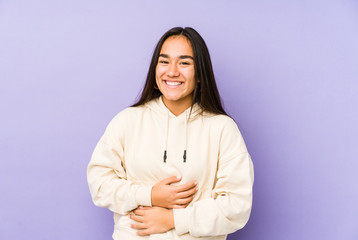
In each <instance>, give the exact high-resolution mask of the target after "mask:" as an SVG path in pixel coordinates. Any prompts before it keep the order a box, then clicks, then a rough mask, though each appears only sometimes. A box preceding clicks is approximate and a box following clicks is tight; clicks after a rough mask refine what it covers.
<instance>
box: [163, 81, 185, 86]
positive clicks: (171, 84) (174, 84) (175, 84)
mask: <svg viewBox="0 0 358 240" xmlns="http://www.w3.org/2000/svg"><path fill="white" fill-rule="evenodd" d="M165 82H166V83H167V84H168V85H170V86H178V85H180V84H182V83H181V82H168V81H165Z"/></svg>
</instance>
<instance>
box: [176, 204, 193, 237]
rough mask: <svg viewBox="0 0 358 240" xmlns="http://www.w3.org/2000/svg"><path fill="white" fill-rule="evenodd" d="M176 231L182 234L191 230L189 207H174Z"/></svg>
mask: <svg viewBox="0 0 358 240" xmlns="http://www.w3.org/2000/svg"><path fill="white" fill-rule="evenodd" d="M173 214H174V226H175V232H176V234H178V235H182V234H185V233H188V232H189V208H180V209H173Z"/></svg>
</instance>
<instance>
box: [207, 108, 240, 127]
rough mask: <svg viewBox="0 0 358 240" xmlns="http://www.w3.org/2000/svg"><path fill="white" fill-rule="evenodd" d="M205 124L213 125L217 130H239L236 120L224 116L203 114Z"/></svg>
mask: <svg viewBox="0 0 358 240" xmlns="http://www.w3.org/2000/svg"><path fill="white" fill-rule="evenodd" d="M202 116H203V119H204V122H206V123H208V124H213V125H214V126H216V127H217V128H220V129H224V128H236V129H237V128H238V127H237V124H236V122H235V120H234V119H232V118H231V117H229V116H227V115H223V114H212V113H206V112H204V113H203V114H202Z"/></svg>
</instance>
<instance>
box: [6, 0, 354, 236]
mask: <svg viewBox="0 0 358 240" xmlns="http://www.w3.org/2000/svg"><path fill="white" fill-rule="evenodd" d="M174 26H192V27H194V28H196V29H197V30H198V31H199V32H200V33H201V34H202V36H203V37H204V39H205V40H206V42H207V44H208V47H209V49H210V52H211V55H212V61H213V65H214V70H215V74H216V77H217V82H218V85H219V89H220V92H221V96H222V98H223V100H224V103H225V107H226V109H227V110H228V112H229V113H230V114H231V115H232V116H233V117H234V118H235V119H236V120H237V122H238V124H239V127H240V129H241V131H242V134H243V136H244V138H245V140H246V143H247V146H248V149H249V151H250V153H251V155H252V158H253V161H254V165H255V186H254V204H253V211H252V216H251V218H250V221H249V223H248V225H247V226H246V227H245V228H244V229H243V230H241V231H238V232H236V233H235V234H232V235H230V236H229V239H246V240H254V239H255V240H262V239H264V240H287V239H290V240H302V239H332V240H333V239H334V240H336V239H348V240H351V239H352V240H353V239H358V220H357V218H358V217H357V216H358V207H357V203H358V191H357V189H358V187H357V183H358V177H357V174H356V172H357V170H358V161H357V160H358V159H357V156H358V150H357V149H358V148H357V146H356V145H357V140H356V138H357V135H358V127H357V125H358V113H357V103H358V91H357V89H358V83H357V80H358V67H357V66H358V2H357V1H354V0H351V1H347V0H337V1H327V0H321V1H308V0H305V1H302V0H297V1H284V0H282V1H279V0H267V1H207V0H205V1H204V0H202V1H199V0H196V1H187V0H184V1H164V0H163V1H133V0H132V1H115V0H112V1H88V0H71V1H64V0H53V1H46V0H43V1H40V0H33V1H16V0H12V1H10V0H8V1H6V0H5V1H0V80H1V81H0V113H1V119H0V133H1V138H0V151H1V157H0V158H1V167H0V239H15V240H20V239H39V240H41V239H55V240H56V239H86V240H94V239H110V238H111V234H112V230H113V223H112V214H111V213H110V212H109V210H106V209H101V208H97V207H95V206H94V205H93V203H92V202H91V198H90V194H89V190H88V187H87V182H86V167H87V164H88V162H89V160H90V157H91V154H92V151H93V149H94V147H95V145H96V143H97V141H98V140H99V138H100V136H101V135H102V133H103V131H104V129H105V127H106V125H107V123H108V122H109V121H110V119H111V118H112V117H113V116H114V115H115V114H116V113H117V112H119V111H120V110H122V109H123V108H125V107H127V106H129V105H130V104H132V103H133V102H134V99H135V97H136V96H137V95H138V93H139V91H140V89H141V87H142V85H143V83H144V80H145V76H146V72H147V69H148V64H149V61H150V58H151V54H152V51H153V49H154V45H155V44H156V42H157V41H158V39H159V37H160V36H161V35H162V34H163V33H164V32H165V31H166V30H168V29H169V28H171V27H174Z"/></svg>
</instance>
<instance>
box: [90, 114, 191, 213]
mask: <svg viewBox="0 0 358 240" xmlns="http://www.w3.org/2000/svg"><path fill="white" fill-rule="evenodd" d="M127 126H128V125H127V124H126V118H125V113H124V112H121V113H120V114H118V115H117V116H116V117H115V118H114V119H113V120H112V121H111V122H110V124H109V125H108V127H107V129H106V131H105V133H104V135H103V136H102V138H101V139H100V141H99V143H98V144H97V146H96V148H95V150H94V152H93V155H92V159H91V161H90V163H89V165H88V169H87V180H88V185H89V188H90V192H91V195H92V199H93V202H94V203H95V205H96V206H99V207H105V208H109V209H110V210H111V211H113V212H117V213H120V214H127V213H128V212H130V211H132V210H133V209H136V208H137V207H138V206H152V205H153V206H160V207H164V208H183V207H186V206H187V205H188V204H189V203H190V202H191V201H192V199H193V198H194V194H195V193H196V191H197V189H196V183H195V182H189V183H186V184H183V185H177V186H172V185H171V184H172V183H175V182H180V181H181V177H179V178H177V177H176V176H173V177H170V178H166V179H163V180H162V181H160V182H158V183H157V184H155V185H154V186H153V187H151V186H145V185H143V184H138V183H134V182H132V181H130V180H128V179H127V175H126V171H125V165H124V150H125V149H124V148H125V132H126V131H125V130H126V129H128V127H127Z"/></svg>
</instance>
